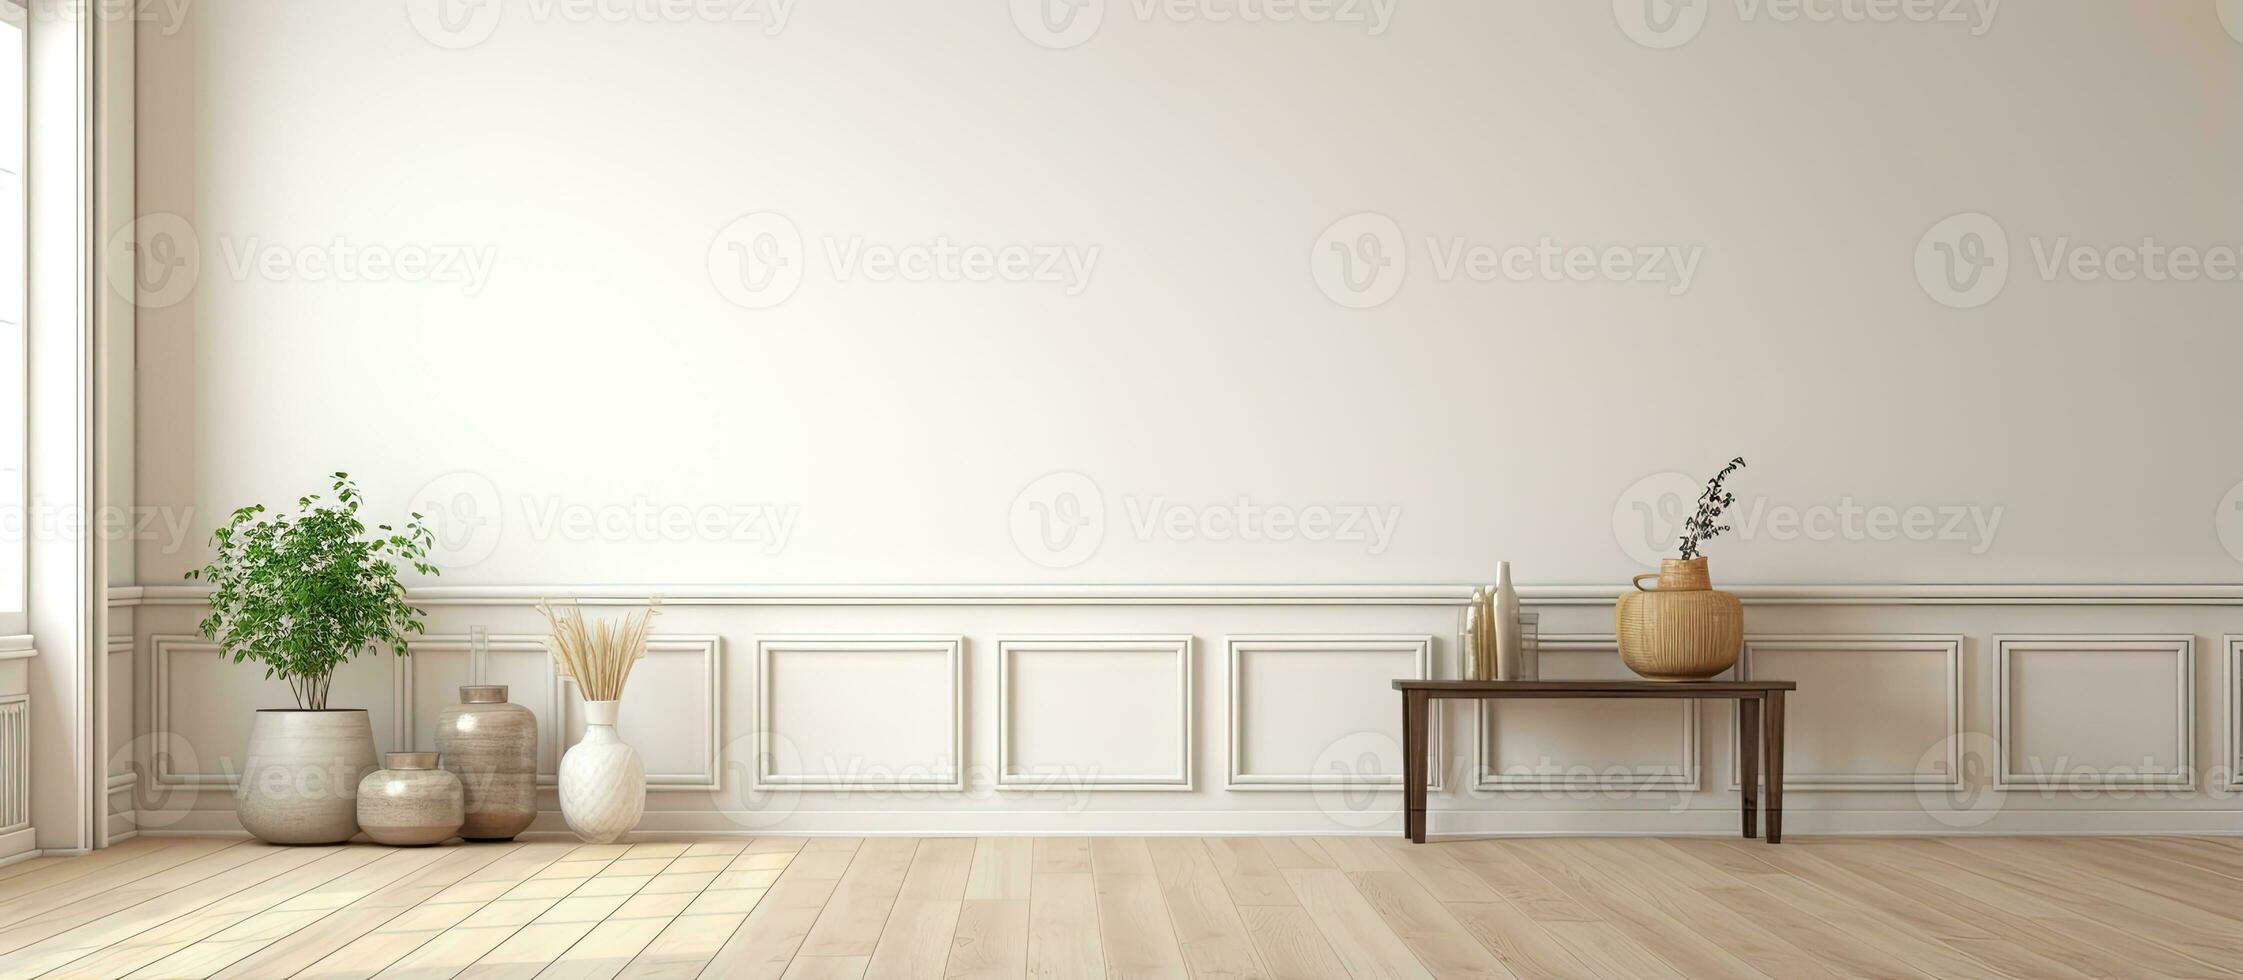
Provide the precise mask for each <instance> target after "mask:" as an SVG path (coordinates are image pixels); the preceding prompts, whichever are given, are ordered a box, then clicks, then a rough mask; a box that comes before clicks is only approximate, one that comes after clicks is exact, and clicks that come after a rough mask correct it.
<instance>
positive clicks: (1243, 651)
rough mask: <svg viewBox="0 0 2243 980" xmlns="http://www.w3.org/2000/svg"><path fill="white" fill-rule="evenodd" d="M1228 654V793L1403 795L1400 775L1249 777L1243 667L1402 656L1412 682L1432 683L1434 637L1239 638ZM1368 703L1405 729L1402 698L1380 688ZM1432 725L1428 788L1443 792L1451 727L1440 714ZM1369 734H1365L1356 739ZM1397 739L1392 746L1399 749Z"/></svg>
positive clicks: (1369, 693) (1315, 635)
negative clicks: (1333, 656)
mask: <svg viewBox="0 0 2243 980" xmlns="http://www.w3.org/2000/svg"><path fill="white" fill-rule="evenodd" d="M1225 649H1226V650H1227V651H1228V661H1229V675H1230V685H1229V687H1230V693H1229V696H1230V752H1229V756H1230V769H1229V771H1230V781H1229V784H1228V785H1227V786H1226V787H1225V788H1227V789H1231V790H1316V789H1329V788H1337V787H1348V788H1357V787H1369V788H1382V789H1390V790H1397V791H1398V790H1400V789H1401V786H1402V773H1401V772H1400V770H1399V769H1397V770H1396V771H1395V772H1393V773H1377V774H1360V773H1343V774H1336V775H1335V774H1332V773H1318V772H1292V773H1283V772H1248V771H1246V756H1247V751H1246V750H1247V747H1248V746H1247V742H1246V730H1247V719H1246V711H1245V704H1246V700H1245V694H1246V691H1245V687H1244V681H1245V676H1244V675H1245V669H1244V668H1245V661H1246V657H1247V655H1249V654H1254V653H1264V654H1287V653H1357V654H1382V655H1393V654H1404V655H1406V656H1408V657H1409V658H1410V660H1411V662H1412V664H1413V666H1414V669H1415V673H1414V674H1409V675H1405V676H1406V677H1407V678H1408V679H1411V680H1429V679H1431V678H1432V677H1433V637H1431V636H1428V635H1419V634H1391V633H1389V634H1362V635H1353V634H1339V633H1281V634H1253V635H1237V636H1231V637H1228V638H1227V639H1226V640H1225ZM1363 694H1364V696H1365V697H1371V698H1377V699H1378V701H1379V703H1380V704H1381V705H1382V706H1387V707H1391V708H1392V715H1393V717H1394V719H1395V728H1396V731H1397V733H1399V731H1400V727H1401V697H1400V695H1398V694H1396V693H1394V690H1393V689H1392V688H1391V687H1387V686H1383V685H1382V686H1380V687H1379V688H1377V689H1376V690H1372V691H1365V692H1363ZM1433 717H1434V720H1433V723H1432V730H1433V733H1432V737H1431V738H1430V739H1428V741H1427V748H1428V750H1429V752H1430V754H1431V756H1432V758H1431V760H1430V762H1429V765H1430V768H1429V769H1428V772H1429V773H1430V774H1431V776H1432V778H1431V779H1430V780H1429V788H1430V789H1433V790H1439V789H1442V788H1443V787H1442V785H1441V784H1442V783H1443V782H1444V781H1445V779H1444V770H1445V769H1446V768H1447V767H1446V766H1444V765H1442V764H1441V759H1442V758H1443V755H1444V753H1443V752H1442V747H1441V743H1442V741H1443V739H1442V738H1441V732H1442V731H1444V730H1445V729H1446V728H1447V727H1448V725H1447V723H1446V719H1445V717H1444V716H1443V715H1442V714H1440V713H1436V714H1435V715H1434V716H1433ZM1357 734H1367V733H1357ZM1400 741H1401V740H1400V738H1399V735H1398V734H1397V737H1395V739H1394V742H1395V744H1396V745H1397V747H1398V746H1399V745H1400Z"/></svg>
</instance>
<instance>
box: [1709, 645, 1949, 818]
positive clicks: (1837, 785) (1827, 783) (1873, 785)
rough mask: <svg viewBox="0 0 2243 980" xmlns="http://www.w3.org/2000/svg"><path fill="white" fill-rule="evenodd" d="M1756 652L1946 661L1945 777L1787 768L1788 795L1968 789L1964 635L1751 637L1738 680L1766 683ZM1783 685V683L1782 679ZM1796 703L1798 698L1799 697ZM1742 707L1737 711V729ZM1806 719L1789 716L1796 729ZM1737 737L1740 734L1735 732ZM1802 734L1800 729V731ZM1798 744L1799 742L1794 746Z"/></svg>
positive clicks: (1732, 777)
mask: <svg viewBox="0 0 2243 980" xmlns="http://www.w3.org/2000/svg"><path fill="white" fill-rule="evenodd" d="M1755 651H1760V652H1763V653H1777V652H1791V653H1801V652H1804V653H1936V654H1939V655H1941V656H1943V657H1944V658H1945V659H1946V666H1945V669H1944V670H1943V671H1942V672H1941V673H1942V675H1943V679H1944V682H1945V692H1944V694H1943V696H1942V697H1941V706H1942V707H1944V708H1945V709H1946V713H1947V725H1946V729H1945V731H1944V732H1943V733H1942V735H1941V738H1940V741H1939V743H1937V744H1939V745H1940V746H1943V747H1944V748H1945V753H1944V756H1945V757H1944V760H1943V761H1944V764H1945V766H1946V769H1947V771H1946V773H1945V774H1936V773H1924V772H1917V771H1913V770H1911V771H1908V772H1800V771H1797V770H1796V769H1794V768H1793V767H1790V766H1786V767H1785V768H1786V769H1787V770H1790V771H1787V772H1786V773H1785V774H1784V789H1785V790H1787V791H1789V790H1805V791H1816V790H1850V791H1862V790H1917V789H1925V788H1944V789H1960V788H1962V786H1963V741H1964V736H1965V732H1964V731H1963V638H1962V636H1961V635H1959V634H1927V633H1855V634H1836V633H1833V634H1790V635H1770V636H1746V637H1745V649H1744V653H1743V655H1742V656H1740V657H1739V658H1738V659H1737V676H1738V677H1739V678H1741V679H1745V680H1757V679H1762V678H1759V677H1758V676H1757V675H1755V674H1754V673H1753V669H1754V659H1753V654H1754V652H1755ZM1779 679H1780V678H1779ZM1794 699H1796V695H1794ZM1737 710H1740V706H1739V705H1732V706H1731V718H1732V724H1735V722H1734V718H1735V712H1736V711H1737ZM1805 714H1806V713H1804V712H1801V711H1798V710H1796V709H1794V710H1792V711H1790V712H1788V713H1787V718H1788V720H1789V721H1790V723H1791V724H1792V725H1794V726H1796V725H1798V724H1801V723H1802V722H1810V723H1811V721H1812V719H1811V718H1808V717H1803V715H1805ZM1731 730H1732V731H1734V729H1733V728H1732V729H1731ZM1794 730H1796V729H1794ZM1794 744H1796V741H1795V742H1794ZM1729 759H1730V765H1729V788H1730V789H1731V790H1737V789H1739V788H1740V787H1739V784H1738V782H1737V771H1738V764H1737V746H1736V740H1735V739H1731V740H1730V745H1729Z"/></svg>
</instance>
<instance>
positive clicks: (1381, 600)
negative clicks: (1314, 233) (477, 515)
mask: <svg viewBox="0 0 2243 980" xmlns="http://www.w3.org/2000/svg"><path fill="white" fill-rule="evenodd" d="M1722 588H1723V589H1724V590H1726V591H1729V592H1732V593H1735V594H1736V595H1737V596H1738V597H1739V598H1741V599H1743V600H1744V601H1745V602H1746V603H1747V604H1758V605H1965V606H1971V605H1977V606H2020V605H2070V606H2123V605H2151V606H2158V605H2165V606H2243V585H2233V584H2226V583H2178V584H2169V585H2159V584H2129V583H2081V584H2066V585H2057V584H2031V583H2014V582H1987V583H1963V584H1863V585H1834V584H1833V585H1734V584H1724V585H1723V586H1722ZM1472 589H1473V586H1471V585H1442V584H1437V583H1436V584H1419V585H1391V584H1345V583H1337V584H1325V585H1308V584H1291V585H1287V584H1245V585H1167V584H1127V585H1097V584H1085V585H725V584H718V585H632V586H622V585H563V584H554V585H446V586H428V587H424V588H418V589H413V590H411V592H410V594H409V598H410V599H411V600H412V601H413V602H414V603H415V604H419V605H430V606H456V605H514V606H530V605H534V604H536V602H537V601H538V600H540V599H557V598H565V599H573V600H575V601H578V602H583V603H586V604H590V605H601V604H614V605H644V604H645V603H646V601H647V600H648V599H649V598H652V597H654V596H660V597H661V598H662V601H663V603H664V604H666V605H781V606H815V605H841V606H872V605H909V606H925V605H1132V606H1155V605H1233V606H1257V605H1341V606H1355V605H1415V606H1458V607H1461V606H1464V605H1466V604H1467V603H1468V602H1469V601H1470V599H1471V596H1472ZM1629 591H1632V590H1631V589H1630V587H1629V586H1628V585H1627V584H1626V583H1624V582H1622V583H1617V584H1611V585H1526V586H1520V587H1519V595H1520V598H1521V599H1522V601H1524V602H1525V603H1526V604H1528V605H1534V606H1569V605H1581V606H1597V605H1608V604H1610V603H1612V602H1613V601H1615V600H1616V599H1618V598H1619V597H1620V596H1621V595H1622V594H1623V593H1625V592H1629ZM209 593H210V589H209V588H208V587H207V586H195V585H171V584H164V585H137V586H116V587H112V588H110V589H109V593H108V596H109V604H110V605H111V606H113V607H132V606H199V605H204V604H206V603H207V601H208V600H207V597H208V595H209Z"/></svg>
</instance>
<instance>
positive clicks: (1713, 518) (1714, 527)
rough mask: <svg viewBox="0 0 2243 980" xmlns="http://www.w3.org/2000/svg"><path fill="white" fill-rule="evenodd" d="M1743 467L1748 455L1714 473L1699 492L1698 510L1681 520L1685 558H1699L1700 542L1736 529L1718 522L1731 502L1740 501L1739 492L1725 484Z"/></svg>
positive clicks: (1730, 462) (1732, 461) (1733, 460)
mask: <svg viewBox="0 0 2243 980" xmlns="http://www.w3.org/2000/svg"><path fill="white" fill-rule="evenodd" d="M1744 467H1745V458H1744V457H1743V456H1739V457H1737V458H1735V459H1732V460H1730V461H1729V465H1727V466H1724V467H1722V468H1721V472H1719V473H1716V474H1714V475H1713V479H1711V480H1708V481H1706V490H1705V492H1704V493H1701V494H1699V495H1698V512H1697V513H1695V514H1692V515H1690V517H1689V519H1687V520H1685V521H1683V522H1682V557H1683V559H1684V560H1685V561H1687V560H1689V559H1692V558H1696V557H1698V545H1699V544H1701V543H1703V542H1704V541H1706V540H1708V539H1710V538H1715V537H1719V536H1720V535H1721V533H1722V532H1723V531H1731V530H1735V529H1734V528H1732V527H1730V526H1729V525H1727V524H1720V523H1716V522H1718V521H1720V520H1721V514H1722V512H1723V511H1726V510H1728V509H1729V505H1730V504H1734V503H1736V502H1737V495H1736V494H1733V493H1730V492H1729V491H1727V490H1726V489H1723V485H1724V484H1726V483H1728V482H1729V474H1731V473H1735V472H1736V471H1738V470H1741V469H1744Z"/></svg>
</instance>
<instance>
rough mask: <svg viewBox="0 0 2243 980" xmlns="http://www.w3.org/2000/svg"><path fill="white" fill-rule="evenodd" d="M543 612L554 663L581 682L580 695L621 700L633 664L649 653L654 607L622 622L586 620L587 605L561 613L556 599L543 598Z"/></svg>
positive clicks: (650, 606)
mask: <svg viewBox="0 0 2243 980" xmlns="http://www.w3.org/2000/svg"><path fill="white" fill-rule="evenodd" d="M657 602H659V600H657ZM537 611H538V612H541V613H544V614H545V622H546V624H547V625H548V626H550V627H551V628H552V632H551V635H550V636H549V637H548V639H547V640H546V643H545V645H546V648H547V649H548V650H550V651H552V653H553V666H554V668H555V669H557V670H559V671H560V674H561V676H562V677H565V678H568V679H570V680H573V681H575V682H576V691H577V694H578V696H580V697H582V698H583V699H584V700H586V701H618V700H621V699H622V697H623V682H624V681H627V680H629V679H630V678H631V665H632V664H635V663H637V662H638V660H639V658H640V657H644V656H646V639H647V635H648V634H649V633H650V632H652V628H653V625H654V617H655V616H656V612H655V609H654V606H653V605H649V606H647V608H646V609H644V610H642V611H639V612H635V613H632V614H630V615H628V616H625V617H623V621H622V622H621V623H620V624H618V623H617V622H615V621H613V620H607V619H603V620H599V621H598V622H596V623H591V624H586V623H585V621H584V608H583V607H582V606H578V605H573V604H572V605H570V606H568V607H566V608H564V609H562V610H561V611H560V612H559V613H555V612H554V611H553V606H552V604H551V603H549V602H543V601H540V602H539V603H538V604H537Z"/></svg>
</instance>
